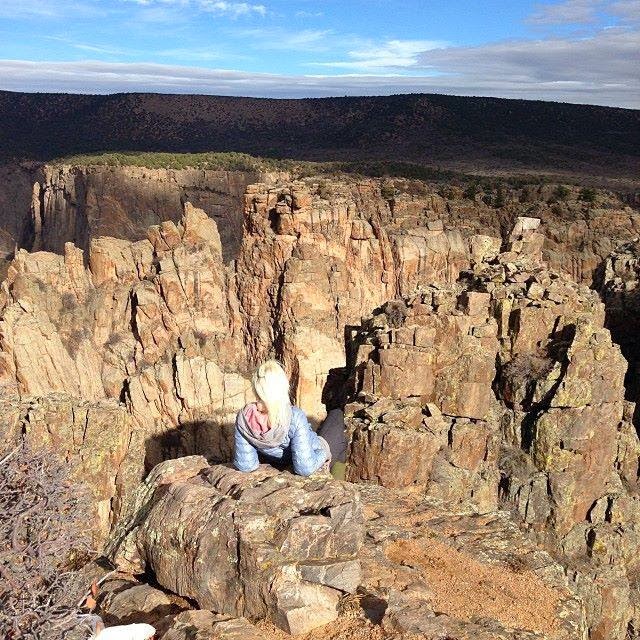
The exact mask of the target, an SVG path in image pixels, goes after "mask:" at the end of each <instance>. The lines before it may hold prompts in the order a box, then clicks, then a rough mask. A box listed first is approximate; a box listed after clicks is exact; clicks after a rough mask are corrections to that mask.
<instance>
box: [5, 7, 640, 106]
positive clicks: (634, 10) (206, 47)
mask: <svg viewBox="0 0 640 640" xmlns="http://www.w3.org/2000/svg"><path fill="white" fill-rule="evenodd" d="M0 88H2V89H11V90H19V91H70V92H83V93H94V92H95V93H110V92H115V91H161V92H172V93H212V94H226V95H253V96H270V97H304V96H325V95H371V94H390V93H405V92H416V91H425V92H439V93H453V94H460V95H495V96H504V97H522V98H535V99H546V100H562V101H568V102H584V103H593V104H608V105H614V106H623V107H632V108H639V107H640V0H555V1H552V2H549V1H544V2H533V1H530V0H486V1H483V0H466V1H463V0H448V1H441V0H422V1H419V0H342V1H339V0H315V1H312V0H247V1H246V2H245V1H240V2H236V1H232V0H0Z"/></svg>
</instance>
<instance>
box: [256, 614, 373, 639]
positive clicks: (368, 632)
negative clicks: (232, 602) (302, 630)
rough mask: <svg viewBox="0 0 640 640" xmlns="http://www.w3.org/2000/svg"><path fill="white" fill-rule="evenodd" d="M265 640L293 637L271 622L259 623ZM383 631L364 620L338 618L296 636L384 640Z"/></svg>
mask: <svg viewBox="0 0 640 640" xmlns="http://www.w3.org/2000/svg"><path fill="white" fill-rule="evenodd" d="M256 626H257V627H258V629H259V630H260V631H262V633H263V638H264V640H291V636H290V635H289V634H288V633H286V632H285V631H282V630H281V629H278V628H277V627H275V626H274V625H273V624H271V623H269V622H264V621H263V622H258V623H256ZM383 637H384V636H383V633H382V629H381V628H380V627H379V626H377V625H374V624H372V623H371V622H369V621H368V620H365V619H363V618H343V617H341V618H338V619H337V620H334V621H333V622H330V623H329V624H325V625H323V626H322V627H318V628H317V629H314V630H313V631H310V632H309V633H307V634H305V635H303V636H296V639H297V640H382V639H383Z"/></svg>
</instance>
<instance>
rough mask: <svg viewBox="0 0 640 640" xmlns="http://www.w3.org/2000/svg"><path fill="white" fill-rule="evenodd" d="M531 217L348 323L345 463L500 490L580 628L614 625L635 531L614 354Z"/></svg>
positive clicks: (629, 611) (627, 601)
mask: <svg viewBox="0 0 640 640" xmlns="http://www.w3.org/2000/svg"><path fill="white" fill-rule="evenodd" d="M536 226H537V221H535V220H533V219H526V218H524V219H521V220H520V221H519V223H518V224H517V225H516V228H515V229H514V232H513V233H512V235H511V238H510V242H509V244H508V246H507V247H506V249H507V250H506V251H504V252H502V253H499V254H498V255H497V256H496V257H495V259H493V260H490V261H488V262H482V263H476V264H474V265H473V267H472V269H471V270H470V271H469V272H468V273H464V274H462V276H461V279H460V282H458V283H457V284H456V285H455V286H451V287H441V286H440V287H426V288H425V290H424V291H423V292H421V293H419V294H417V295H415V296H413V297H411V298H409V299H404V300H401V301H397V302H395V303H393V304H387V305H385V306H384V307H383V308H382V310H381V311H380V313H378V314H376V315H373V316H372V317H370V318H369V319H367V320H366V321H365V322H364V324H363V325H362V326H361V328H360V330H359V331H358V332H356V338H355V348H354V356H353V363H352V371H353V384H354V386H355V391H356V394H357V397H356V401H355V402H352V403H351V404H349V405H348V415H350V420H349V423H350V429H351V432H352V438H351V448H350V453H349V461H348V463H349V464H348V472H347V473H348V476H347V477H348V479H350V480H352V481H358V482H361V481H365V482H372V481H373V482H376V483H379V484H382V485H383V486H389V487H403V486H412V485H417V486H419V487H422V488H423V490H424V491H425V492H426V493H427V495H433V496H436V497H439V498H441V499H444V500H446V501H447V502H448V503H455V502H456V501H458V502H461V503H462V502H467V501H471V502H472V503H473V504H475V505H476V507H477V508H478V509H479V510H480V511H481V512H488V511H491V510H493V509H495V508H496V507H497V505H498V504H503V505H512V506H513V507H514V508H515V509H516V510H517V512H518V513H519V515H520V517H521V518H522V520H523V522H524V523H525V524H526V525H527V526H528V527H529V528H530V529H531V530H532V531H533V532H534V533H535V534H536V535H537V536H538V538H539V540H540V541H541V542H543V543H545V544H547V545H548V546H549V547H550V548H553V549H554V550H555V552H556V553H560V554H561V556H562V557H563V558H564V562H566V563H567V565H568V566H569V567H572V570H574V571H575V575H574V578H573V579H574V581H575V582H576V584H577V586H578V588H579V589H580V590H582V592H583V594H584V595H585V601H586V604H587V608H588V620H589V626H590V631H591V637H592V638H603V639H604V638H613V637H616V638H623V637H624V636H625V633H627V629H628V628H636V626H637V623H636V622H635V614H634V606H635V602H634V601H633V600H632V599H633V593H634V591H635V587H634V584H635V583H634V580H635V578H634V576H635V574H636V571H637V561H636V549H637V545H638V543H639V542H640V538H639V537H638V531H637V515H636V513H637V509H638V507H639V506H640V502H639V501H638V490H637V481H638V461H639V457H638V456H639V454H640V446H639V444H638V438H637V435H636V433H635V430H634V429H633V427H632V425H631V424H630V422H629V419H628V418H629V413H630V411H631V409H632V407H631V406H629V405H627V404H625V401H624V386H623V380H624V374H625V371H626V362H625V360H624V358H623V357H622V355H621V353H620V349H619V347H618V346H617V345H614V344H612V341H611V337H610V334H609V332H608V331H607V330H606V329H604V328H603V325H604V305H603V304H602V303H601V302H600V301H599V300H598V298H597V295H596V294H595V293H594V292H592V291H590V290H588V289H587V288H585V287H580V286H579V285H577V284H575V283H573V282H572V281H571V280H569V279H568V278H567V277H565V276H561V275H558V274H556V273H554V272H552V271H549V270H548V269H547V268H546V266H545V265H544V264H543V263H542V262H541V261H540V256H541V249H542V246H543V238H542V236H541V235H540V234H539V233H537V232H536V231H535V230H534V228H535V227H536ZM614 514H615V515H614ZM613 601H615V605H613ZM630 625H631V626H630Z"/></svg>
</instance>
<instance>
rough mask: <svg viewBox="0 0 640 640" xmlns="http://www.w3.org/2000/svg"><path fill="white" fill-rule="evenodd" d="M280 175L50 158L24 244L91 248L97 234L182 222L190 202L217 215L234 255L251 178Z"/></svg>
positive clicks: (130, 236) (132, 232)
mask: <svg viewBox="0 0 640 640" xmlns="http://www.w3.org/2000/svg"><path fill="white" fill-rule="evenodd" d="M278 177H280V176H278V174H274V175H273V176H271V175H267V174H263V173H259V172H241V171H212V170H198V169H144V168H138V167H78V166H69V165H63V166H49V165H45V166H44V167H43V176H42V180H41V181H38V182H36V183H35V184H34V186H33V196H32V205H31V216H32V224H31V227H30V234H27V237H26V238H25V239H24V242H23V245H24V246H26V247H27V248H31V249H32V250H34V251H40V250H44V251H53V252H55V253H62V252H63V250H64V244H65V243H66V242H73V243H74V244H75V245H76V246H78V247H80V248H82V249H85V250H87V249H88V248H89V243H90V240H91V239H92V238H97V237H100V236H111V237H114V238H122V239H127V240H141V239H142V238H145V237H146V233H147V228H148V227H149V226H151V225H153V224H159V223H160V222H163V221H165V220H173V221H174V222H178V220H179V218H180V212H181V210H182V205H183V204H184V203H185V202H190V203H191V204H193V205H194V206H196V207H199V208H200V209H202V210H204V211H206V213H207V214H208V215H209V216H210V217H211V218H213V219H214V220H215V221H216V223H217V225H218V229H219V233H220V237H221V240H222V247H223V254H224V258H225V260H228V259H230V258H232V257H234V256H235V254H236V253H237V250H238V246H239V244H240V239H241V237H242V200H243V195H244V192H245V189H246V187H247V185H248V184H252V183H254V182H264V181H266V182H267V183H268V182H269V181H272V180H273V181H275V180H276V179H277V178H278ZM29 236H30V237H29Z"/></svg>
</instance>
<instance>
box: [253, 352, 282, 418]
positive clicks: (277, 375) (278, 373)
mask: <svg viewBox="0 0 640 640" xmlns="http://www.w3.org/2000/svg"><path fill="white" fill-rule="evenodd" d="M251 382H252V384H253V390H254V392H255V394H256V396H258V398H259V399H260V400H261V401H262V402H263V403H264V405H265V407H266V408H267V414H268V416H269V426H271V427H275V426H278V425H284V424H285V423H286V422H287V421H288V420H289V418H290V415H291V400H290V399H289V378H287V374H286V373H285V371H284V369H283V367H282V365H281V364H280V363H279V362H277V361H276V360H267V361H266V362H263V363H262V364H261V365H260V366H259V367H258V368H257V369H256V370H255V373H254V374H253V378H252V379H251Z"/></svg>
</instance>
